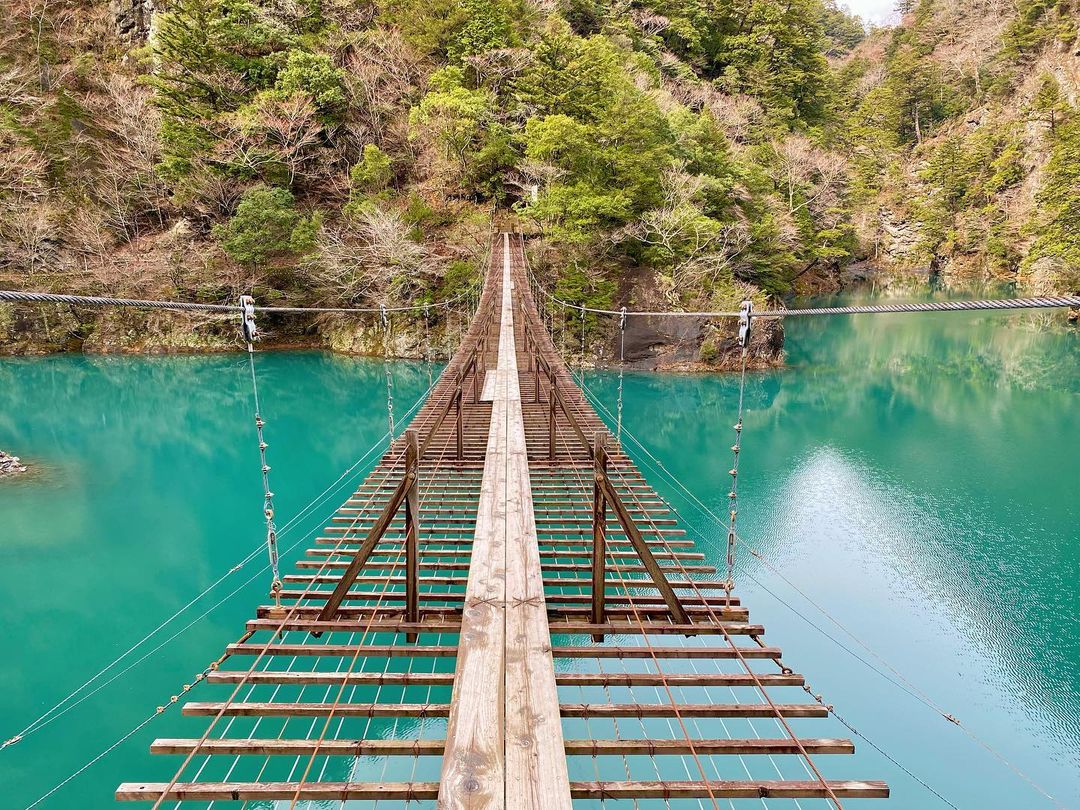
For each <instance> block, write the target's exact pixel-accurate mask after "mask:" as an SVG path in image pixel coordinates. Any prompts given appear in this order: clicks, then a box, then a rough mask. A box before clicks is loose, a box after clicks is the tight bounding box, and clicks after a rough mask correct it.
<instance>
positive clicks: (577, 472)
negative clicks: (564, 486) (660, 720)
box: [549, 371, 720, 810]
mask: <svg viewBox="0 0 1080 810" xmlns="http://www.w3.org/2000/svg"><path fill="white" fill-rule="evenodd" d="M554 373H555V374H557V373H558V371H555V372H554ZM549 384H551V385H554V384H556V383H555V381H554V380H551V381H549ZM557 437H558V439H559V441H561V442H562V444H563V447H564V449H565V450H566V453H567V455H568V456H570V457H571V458H573V451H572V450H571V448H570V445H569V440H568V439H567V436H566V431H565V430H563V431H558V432H557ZM571 469H572V475H574V476H575V477H576V478H577V480H578V488H579V489H580V490H581V492H582V494H583V495H588V494H589V486H588V482H586V480H585V478H584V476H583V475H582V473H581V469H580V468H579V467H578V466H577V465H576V464H574V465H572V468H571ZM611 564H612V566H613V567H614V568H615V571H616V573H617V574H618V575H619V582H620V584H621V587H622V589H623V592H624V594H625V596H626V598H627V602H628V603H629V605H630V610H631V612H632V613H633V615H634V622H635V624H637V626H638V628H639V629H640V631H641V633H640V635H641V638H642V639H643V640H644V642H645V646H646V647H647V648H648V650H649V656H650V658H651V659H652V662H653V666H655V667H656V674H657V675H658V676H659V677H660V681H661V683H662V684H663V687H664V690H665V692H666V694H667V699H668V701H669V703H670V704H671V710H672V711H673V712H674V714H675V718H676V720H677V721H678V723H679V727H680V729H681V730H682V733H683V737H684V738H685V739H686V745H687V747H688V748H689V749H690V755H691V757H692V758H693V760H694V763H695V765H696V766H697V769H698V772H699V773H700V774H701V779H702V782H703V784H704V785H705V791H706V793H708V795H709V800H710V801H711V802H712V806H713V808H714V810H720V805H719V804H718V803H717V800H716V795H715V793H714V792H713V788H712V784H711V783H710V781H709V777H708V774H706V772H705V766H704V765H703V764H702V762H701V758H700V757H699V756H698V753H697V748H696V746H695V745H694V739H693V738H692V737H691V736H690V730H689V729H688V728H687V727H686V723H685V722H684V721H683V717H682V713H681V712H680V711H679V704H678V701H676V700H675V694H674V692H672V691H671V686H670V685H669V684H668V682H667V678H666V674H665V672H664V669H663V666H662V665H661V664H660V659H659V658H658V657H657V655H656V651H655V649H654V648H653V644H652V640H651V639H650V638H649V633H648V632H647V630H646V628H645V623H644V621H642V619H641V614H640V613H639V612H638V609H637V605H636V603H635V600H634V598H633V593H632V591H631V588H630V584H629V583H630V582H631V581H632V578H631V577H628V576H626V573H624V572H623V570H622V567H621V566H620V565H619V562H618V557H616V556H614V555H612V557H611ZM604 587H606V585H605V586H604Z"/></svg>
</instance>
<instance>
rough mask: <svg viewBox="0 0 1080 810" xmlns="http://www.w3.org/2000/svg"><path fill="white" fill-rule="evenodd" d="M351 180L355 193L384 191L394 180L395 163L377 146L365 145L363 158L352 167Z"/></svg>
mask: <svg viewBox="0 0 1080 810" xmlns="http://www.w3.org/2000/svg"><path fill="white" fill-rule="evenodd" d="M349 178H350V179H351V180H352V187H353V191H355V192H359V193H361V194H372V193H375V192H377V191H382V190H383V189H384V188H386V187H387V186H388V185H390V181H391V180H393V179H394V164H393V161H391V160H390V156H389V155H387V154H386V153H385V152H383V150H382V149H380V148H379V147H378V146H376V145H375V144H373V143H369V144H365V146H364V152H363V157H361V158H360V160H359V161H358V162H357V163H356V164H355V165H354V166H353V167H352V170H351V171H350V172H349Z"/></svg>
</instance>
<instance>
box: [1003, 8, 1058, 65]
mask: <svg viewBox="0 0 1080 810" xmlns="http://www.w3.org/2000/svg"><path fill="white" fill-rule="evenodd" d="M1070 7H1071V3H1070V2H1069V0H1018V2H1017V3H1016V16H1015V17H1014V18H1013V20H1012V22H1011V23H1010V24H1009V27H1008V28H1007V29H1006V30H1005V34H1004V36H1003V37H1002V44H1003V46H1004V48H1003V50H1004V53H1005V55H1006V56H1008V57H1010V58H1013V59H1025V58H1030V57H1033V56H1034V55H1036V54H1037V53H1038V52H1039V51H1041V50H1042V49H1043V48H1045V47H1046V46H1047V45H1048V44H1050V43H1051V42H1054V41H1055V40H1056V41H1058V42H1062V43H1065V44H1069V43H1071V42H1073V41H1074V40H1075V39H1076V20H1075V18H1074V17H1073V16H1072V14H1071V13H1070V11H1071V8H1070Z"/></svg>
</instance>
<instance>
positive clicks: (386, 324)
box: [379, 304, 390, 329]
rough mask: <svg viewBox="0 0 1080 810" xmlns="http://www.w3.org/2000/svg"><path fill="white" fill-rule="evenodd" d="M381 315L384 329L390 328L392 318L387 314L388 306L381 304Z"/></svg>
mask: <svg viewBox="0 0 1080 810" xmlns="http://www.w3.org/2000/svg"><path fill="white" fill-rule="evenodd" d="M379 314H381V315H382V325H383V329H389V328H390V316H389V315H387V314H386V304H379Z"/></svg>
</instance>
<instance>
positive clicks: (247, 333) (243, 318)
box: [240, 295, 259, 344]
mask: <svg viewBox="0 0 1080 810" xmlns="http://www.w3.org/2000/svg"><path fill="white" fill-rule="evenodd" d="M240 326H241V328H242V329H243V332H244V340H245V341H247V342H248V343H249V344H250V343H254V342H255V340H256V339H257V338H258V337H259V330H258V328H257V327H256V326H255V299H254V298H252V297H251V296H250V295H241V296H240Z"/></svg>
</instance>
